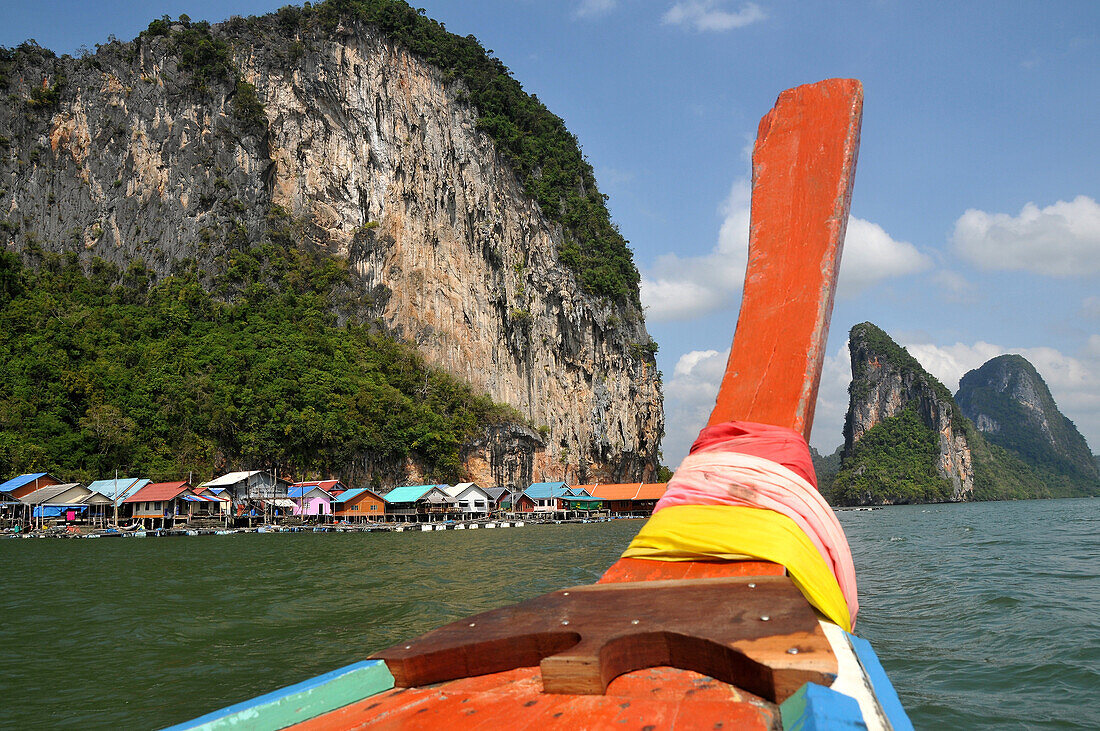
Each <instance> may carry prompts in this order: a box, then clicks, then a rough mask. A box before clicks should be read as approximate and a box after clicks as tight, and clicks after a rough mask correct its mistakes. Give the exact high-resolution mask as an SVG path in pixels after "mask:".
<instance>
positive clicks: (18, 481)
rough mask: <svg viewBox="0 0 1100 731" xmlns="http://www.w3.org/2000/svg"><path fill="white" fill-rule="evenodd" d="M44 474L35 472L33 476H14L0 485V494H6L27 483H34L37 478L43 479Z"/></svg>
mask: <svg viewBox="0 0 1100 731" xmlns="http://www.w3.org/2000/svg"><path fill="white" fill-rule="evenodd" d="M46 474H47V473H45V472H35V473H33V474H26V475H16V476H15V477H13V478H11V479H10V480H8V481H7V482H3V483H0V492H7V491H8V490H15V489H18V488H20V487H23V485H26V484H27V483H28V482H34V481H35V480H37V479H38V478H39V477H45V476H46Z"/></svg>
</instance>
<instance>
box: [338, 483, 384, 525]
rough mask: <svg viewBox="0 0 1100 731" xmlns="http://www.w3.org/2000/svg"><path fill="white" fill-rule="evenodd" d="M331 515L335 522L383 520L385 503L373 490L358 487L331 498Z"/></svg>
mask: <svg viewBox="0 0 1100 731" xmlns="http://www.w3.org/2000/svg"><path fill="white" fill-rule="evenodd" d="M332 514H333V516H334V517H335V518H336V519H337V520H383V518H384V517H385V515H386V501H385V500H383V499H382V496H381V495H379V494H378V493H376V492H375V491H374V490H368V489H367V488H365V487H360V488H357V489H355V490H348V491H347V492H342V493H340V494H339V495H337V496H335V497H334V498H332Z"/></svg>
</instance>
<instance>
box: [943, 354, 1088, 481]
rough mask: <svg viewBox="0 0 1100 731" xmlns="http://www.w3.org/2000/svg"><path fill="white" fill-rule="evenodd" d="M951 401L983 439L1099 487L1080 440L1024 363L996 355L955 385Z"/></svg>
mask: <svg viewBox="0 0 1100 731" xmlns="http://www.w3.org/2000/svg"><path fill="white" fill-rule="evenodd" d="M955 400H956V401H957V402H958V404H959V407H960V408H961V409H962V411H963V413H964V414H965V415H966V416H967V417H968V418H970V420H971V421H973V422H974V424H975V425H976V426H977V427H978V430H979V431H981V432H982V434H983V435H984V436H985V438H986V440H987V441H989V442H990V443H992V444H996V445H998V446H1001V447H1004V448H1005V449H1007V450H1009V451H1010V452H1013V453H1014V454H1016V455H1017V456H1019V457H1020V458H1021V459H1023V460H1024V461H1025V462H1027V463H1028V464H1030V465H1031V466H1032V467H1035V468H1037V469H1040V470H1047V471H1051V472H1055V473H1059V474H1062V475H1066V476H1067V477H1069V478H1071V479H1078V480H1082V481H1085V482H1092V483H1097V482H1100V472H1098V471H1097V466H1096V462H1095V459H1094V457H1093V454H1092V452H1091V450H1090V449H1089V447H1088V444H1087V443H1086V442H1085V438H1084V437H1083V436H1081V434H1080V432H1078V431H1077V427H1075V426H1074V425H1073V422H1072V421H1070V420H1069V419H1067V418H1066V417H1065V416H1064V415H1063V414H1062V412H1061V411H1059V410H1058V406H1057V405H1056V404H1055V403H1054V398H1053V397H1052V396H1051V395H1050V390H1049V389H1048V388H1047V385H1046V382H1044V381H1043V378H1042V376H1040V375H1039V373H1038V372H1037V371H1036V370H1035V368H1034V366H1032V365H1031V363H1029V362H1028V361H1027V360H1026V359H1025V358H1023V357H1022V356H1019V355H1001V356H998V357H996V358H993V359H992V360H990V361H989V362H987V363H986V364H985V365H983V366H982V367H981V368H978V369H977V370H973V371H970V372H969V373H967V374H966V375H965V376H963V377H962V379H961V380H960V381H959V390H958V393H956V394H955Z"/></svg>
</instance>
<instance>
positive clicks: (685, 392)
mask: <svg viewBox="0 0 1100 731" xmlns="http://www.w3.org/2000/svg"><path fill="white" fill-rule="evenodd" d="M728 358H729V351H728V350H725V351H722V352H719V351H717V350H693V351H691V352H689V353H684V354H683V355H681V356H680V359H679V360H678V361H677V362H676V367H675V368H674V369H673V371H672V378H671V380H669V381H668V382H667V383H665V439H664V442H663V443H662V445H661V451H662V453H663V455H664V461H665V464H667V465H668V466H669V467H672V468H673V469H675V468H676V466H677V465H679V464H680V460H682V459H683V458H684V457H686V456H687V453H688V450H689V449H690V448H691V444H692V442H694V441H695V438H696V437H697V436H699V430H700V429H702V428H703V427H704V426H706V425H707V419H709V418H710V412H711V411H712V410H713V409H714V399H715V398H716V397H717V395H718V387H719V386H721V385H722V374H723V373H725V371H726V360H727V359H728Z"/></svg>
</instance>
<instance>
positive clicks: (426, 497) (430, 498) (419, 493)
mask: <svg viewBox="0 0 1100 731" xmlns="http://www.w3.org/2000/svg"><path fill="white" fill-rule="evenodd" d="M447 487H449V485H409V486H407V487H395V488H393V489H392V490H390V491H389V492H387V493H386V494H385V495H383V496H382V498H383V499H384V500H385V501H386V515H400V516H405V519H406V520H408V519H409V518H410V517H412V518H415V519H416V520H420V519H421V516H427V518H428V519H429V520H430V519H431V517H432V516H433V515H438V516H440V517H442V516H444V515H446V514H447V513H450V512H453V511H455V510H457V508H458V500H456V499H455V498H453V497H451V496H450V495H448V494H447V492H446V488H447Z"/></svg>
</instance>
